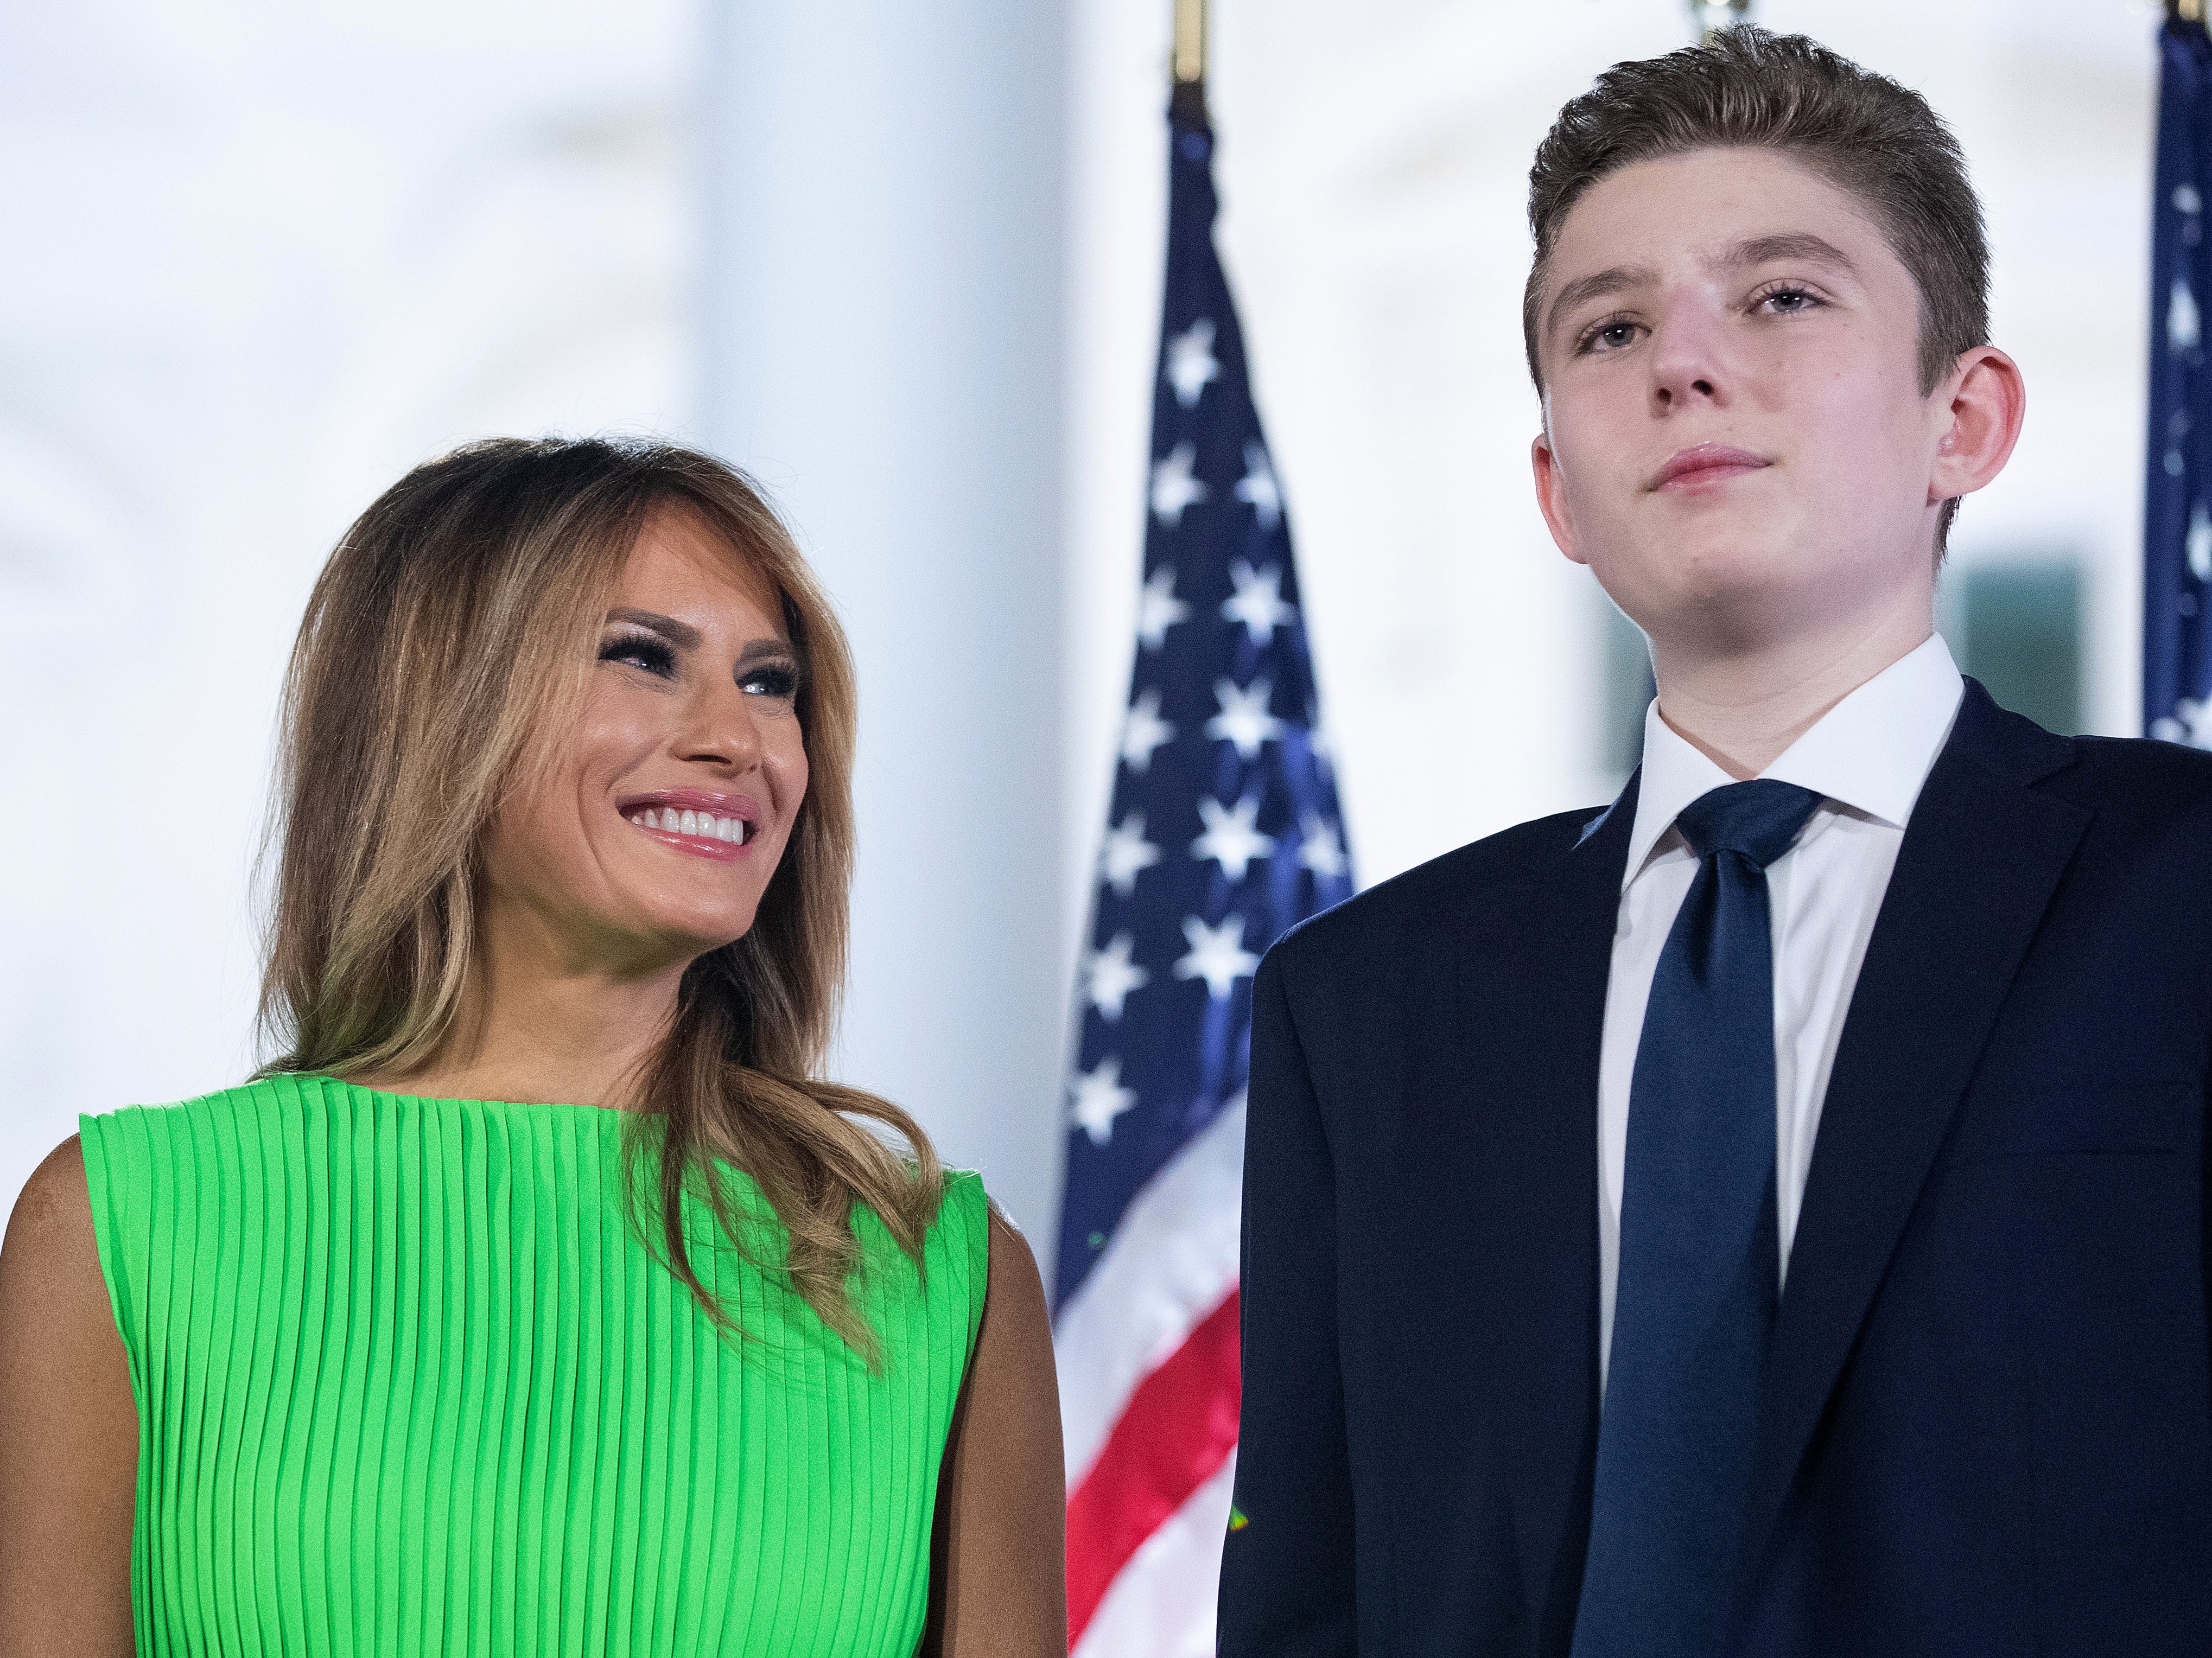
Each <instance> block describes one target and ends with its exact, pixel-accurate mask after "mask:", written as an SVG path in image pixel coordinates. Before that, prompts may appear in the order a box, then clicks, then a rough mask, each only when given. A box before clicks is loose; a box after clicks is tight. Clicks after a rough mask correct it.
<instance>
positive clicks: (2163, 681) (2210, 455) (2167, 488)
mask: <svg viewBox="0 0 2212 1658" xmlns="http://www.w3.org/2000/svg"><path fill="white" fill-rule="evenodd" d="M2159 49H2160V64H2161V70H2162V73H2161V75H2160V88H2159V98H2158V181H2157V184H2156V185H2154V196H2153V198H2152V201H2151V225H2152V230H2151V304H2150V315H2151V342H2150V423H2149V439H2150V455H2149V464H2148V467H2147V469H2146V477H2147V487H2146V489H2145V491H2144V500H2143V730H2144V732H2146V733H2147V734H2148V735H2149V736H2152V737H2161V738H2166V739H2167V740H2168V741H2169V742H2175V743H2189V744H2194V745H2195V746H2197V748H2200V749H2202V748H2212V376H2208V374H2207V373H2206V370H2205V361H2204V352H2205V339H2204V315H2203V305H2204V303H2205V302H2206V301H2208V300H2212V281H2208V278H2212V246H2206V244H2205V240H2204V226H2205V217H2206V192H2207V191H2212V39H2207V38H2206V35H2205V32H2204V25H2203V23H2202V22H2191V21H2185V20H2184V19H2183V18H2181V17H2179V16H2173V17H2170V18H2169V19H2168V20H2167V22H2166V27H2165V30H2164V31H2163V33H2161V34H2160V37H2159Z"/></svg>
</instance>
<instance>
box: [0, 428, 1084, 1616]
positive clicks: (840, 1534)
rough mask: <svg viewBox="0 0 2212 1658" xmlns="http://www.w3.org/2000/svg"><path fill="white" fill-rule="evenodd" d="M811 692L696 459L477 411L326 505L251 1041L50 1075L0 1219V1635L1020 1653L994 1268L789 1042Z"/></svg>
mask: <svg viewBox="0 0 2212 1658" xmlns="http://www.w3.org/2000/svg"><path fill="white" fill-rule="evenodd" d="M853 745H854V687H853V676H852V670H851V666H850V664H849V661H848V657H847V655H846V651H845V646H844V642H843V639H842V635H841V634H840V632H839V629H838V627H837V624H836V621H835V619H834V618H833V617H832V616H831V615H830V612H829V607H828V605H827V604H826V602H825V601H824V599H823V595H822V592H821V591H820V589H819V588H818V587H817V586H816V585H815V583H814V581H813V580H812V578H811V576H810V575H809V574H808V573H807V571H806V569H805V566H804V565H803V564H802V562H800V559H799V555H798V552H797V550H795V548H794V547H793V544H792V542H791V540H790V538H789V537H788V536H787V534H786V532H785V531H784V530H783V529H782V527H781V525H779V524H778V523H777V522H776V520H775V518H774V517H773V516H772V515H771V514H770V513H769V510H768V508H767V507H765V506H764V505H763V503H762V501H761V500H760V498H759V497H758V496H757V495H755V494H754V492H753V491H752V489H750V487H748V485H747V484H746V483H745V482H744V479H742V478H741V477H738V475H737V474H736V473H734V472H732V471H730V470H729V469H727V468H726V467H724V466H722V465H720V464H719V463H717V462H714V461H712V460H709V459H706V458H705V457H702V456H700V455H696V454H692V453H689V452H684V451H682V450H678V449H672V448H667V447H659V446H626V445H617V444H611V443H605V442H597V441H592V442H555V441H545V442H521V441H514V440H500V441H494V442H487V443H482V444H477V445H475V446H471V447H469V448H466V449H464V450H462V451H460V452H457V453H455V454H453V455H449V456H447V457H446V458H445V459H441V460H438V461H435V462H433V463H431V464H429V465H426V466H423V467H421V468H419V469H417V470H416V471H414V472H412V473H410V475H409V476H408V477H405V478H404V479H402V480H401V481H400V483H398V484H397V485H396V486H395V487H394V488H393V489H391V490H390V491H389V492H387V493H386V495H384V497H383V498H382V499H381V500H380V501H377V502H376V503H375V505H374V506H373V507H370V508H369V510H368V512H367V513H365V514H363V515H362V519H360V521H359V522H357V523H356V525H354V526H353V528H352V529H351V530H350V531H348V533H347V535H346V537H345V538H344V539H343V541H342V542H341V543H340V544H339V545H338V548H337V551H336V553H335V554H333V556H331V562H330V564H329V566H328V567H327V568H325V571H324V573H323V575H322V578H321V580H320V581H319V583H318V585H317V586H316V589H315V592H314V595H313V598H312V599H311V600H310V601H309V604H308V609H307V619H306V622H305V623H304V624H303V625H302V628H301V634H300V639H299V642H298V645H297V647H296V648H295V653H294V657H293V663H292V670H291V677H290V681H289V690H288V699H287V707H286V722H285V735H284V742H283V781H282V801H283V817H282V822H281V831H282V856H281V860H280V863H279V865H278V870H277V883H276V905H275V912H274V924H273V926H272V929H271V938H270V957H269V963H268V969H267V975H266V978H265V981H264V1010H263V1011H264V1017H265V1018H266V1019H268V1020H269V1022H270V1024H271V1025H272V1027H273V1028H274V1029H276V1031H277V1032H278V1033H279V1034H280V1035H281V1037H282V1040H283V1044H284V1046H285V1048H286V1052H285V1054H284V1056H283V1058H282V1059H280V1060H277V1061H276V1063H275V1064H273V1065H271V1066H269V1067H268V1068H267V1069H266V1070H264V1072H262V1073H261V1076H260V1077H259V1078H258V1080H256V1081H255V1082H254V1083H252V1084H248V1085H247V1086H246V1087H243V1088H239V1089H234V1090H229V1091H228V1092H226V1093H222V1094H216V1095H212V1096H208V1097H206V1098H204V1099H200V1100H195V1101H190V1102H185V1103H184V1104H181V1105H174V1106H163V1107H151V1108H132V1109H129V1110H125V1111H119V1112H115V1113H112V1114H106V1115H103V1116H97V1117H87V1118H85V1119H84V1120H83V1122H82V1134H81V1135H80V1136H78V1137H77V1138H75V1139H71V1140H70V1142H68V1143H67V1144H65V1145H63V1146H62V1147H61V1148H60V1149H59V1150H58V1151H56V1152H55V1153H54V1154H53V1156H52V1157H50V1158H48V1159H47V1161H46V1163H45V1164H44V1165H43V1166H42V1167H41V1168H40V1170H39V1171H38V1173H37V1174H36V1175H33V1178H32V1180H31V1181H30V1183H29V1185H28V1186H27V1187H26V1188H25V1190H24V1193H23V1196H22V1198H21V1201H20V1202H19V1204H18V1206H17V1208H16V1212H15V1216H14V1217H13V1218H12V1219H11V1222H10V1224H9V1230H8V1236H7V1241H6V1245H5V1248H4V1251H0V1655H4V1658H15V1655H19V1654H20V1655H28V1654H33V1653H36V1654H38V1655H40V1658H52V1655H57V1654H77V1653H82V1654H103V1655H104V1654H111V1653H112V1654H123V1653H129V1652H131V1651H133V1650H134V1644H135V1650H136V1651H137V1652H138V1653H141V1654H146V1655H152V1654H172V1653H174V1654H183V1653H187V1652H190V1653H195V1654H197V1653H221V1654H223V1655H244V1654H258V1653H264V1652H265V1653H271V1654H273V1653H277V1652H283V1653H291V1654H330V1655H356V1654H363V1655H366V1654H393V1655H399V1654H406V1655H414V1654H426V1655H427V1654H432V1653H436V1654H460V1655H492V1654H499V1655H507V1654H515V1655H523V1654H528V1655H532V1658H535V1655H541V1654H544V1655H567V1654H584V1653H592V1654H602V1653H606V1654H634V1655H641V1658H642V1655H647V1654H652V1655H663V1654H690V1653H702V1654H704V1653H713V1654H733V1653H763V1654H766V1653H774V1654H777V1655H795V1654H813V1653H819V1654H824V1655H828V1654H833V1653H834V1654H836V1655H839V1658H848V1655H868V1654H883V1655H892V1654H899V1655H904V1654H908V1653H911V1652H913V1651H915V1649H916V1646H917V1643H920V1644H921V1648H922V1649H925V1650H941V1651H943V1652H945V1653H950V1654H962V1655H968V1654H1000V1653H1003V1654H1009V1655H1015V1654H1019V1655H1032V1654H1043V1653H1048V1652H1050V1653H1060V1652H1064V1651H1065V1649H1066V1642H1065V1630H1064V1625H1065V1612H1064V1606H1063V1600H1062V1588H1061V1584H1062V1576H1061V1559H1060V1539H1061V1470H1060V1430H1059V1421H1058V1415H1057V1410H1056V1405H1055V1394H1054V1383H1053V1372H1052V1348H1051V1339H1050V1334H1049V1330H1048V1324H1047V1321H1046V1315H1045V1310H1044V1303H1043V1297H1042V1289H1041V1287H1040V1285H1039V1284H1038V1280H1037V1274H1036V1266H1035V1264H1034V1262H1033V1261H1032V1260H1031V1258H1030V1253H1029V1250H1028V1248H1026V1247H1025V1246H1024V1243H1023V1242H1022V1240H1021V1238H1020V1237H1019V1236H1018V1234H1016V1233H1015V1232H1014V1231H1012V1230H1011V1229H1010V1228H1009V1227H1008V1226H1007V1225H1006V1224H1005V1222H1004V1221H1003V1220H1001V1219H1000V1218H998V1217H997V1215H996V1214H995V1212H991V1211H990V1210H989V1209H988V1208H987V1202H986V1199H984V1197H983V1194H982V1191H981V1185H980V1183H979V1182H978V1181H976V1180H975V1177H974V1176H973V1175H947V1174H945V1173H944V1172H943V1171H941V1170H940V1169H939V1165H938V1163H937V1161H936V1158H935V1157H934V1156H933V1154H932V1152H931V1151H930V1147H929V1144H928V1141H927V1139H925V1138H924V1136H923V1135H922V1133H921V1130H920V1129H919V1128H918V1127H916V1126H915V1123H914V1122H913V1121H912V1120H911V1119H910V1118H908V1116H907V1115H906V1114H905V1113H904V1112H902V1111H901V1110H899V1109H898V1108H896V1106H893V1105H890V1104H889V1103H888V1102H884V1101H882V1100H879V1099H876V1098H874V1097H872V1096H869V1095H866V1094H864V1093H861V1092H859V1091H858V1090H852V1089H847V1088H840V1087H836V1086H834V1085H832V1084H828V1083H825V1082H823V1081H821V1080H820V1079H819V1076H820V1066H821V1064H822V1060H823V1051H824V1048H825V1047H826V1045H827V1042H828V1040H829V1032H830V1026H831V1022H832V1018H833V1015H834V1011H835V1002H836V993H837V990H838V987H839V984H840V981H841V977H842V971H843V968H844V963H845V938H846V890H847V885H848V877H849V873H850V870H851V864H852V847H853V823H852V798H851V769H852V757H853ZM540 1102H549V1103H540ZM872 1129H880V1130H882V1131H884V1133H882V1134H879V1133H876V1132H872ZM893 1142H902V1145H900V1146H896V1147H895V1145H894V1144H893Z"/></svg>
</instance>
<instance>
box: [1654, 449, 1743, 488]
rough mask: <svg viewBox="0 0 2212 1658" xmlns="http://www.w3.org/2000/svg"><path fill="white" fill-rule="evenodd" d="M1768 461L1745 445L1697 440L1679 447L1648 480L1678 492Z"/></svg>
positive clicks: (1727, 476)
mask: <svg viewBox="0 0 2212 1658" xmlns="http://www.w3.org/2000/svg"><path fill="white" fill-rule="evenodd" d="M1768 464H1769V463H1768V462H1767V461H1766V460H1765V459H1764V458H1762V457H1760V456H1758V455H1754V454H1753V453H1752V452H1750V451H1749V450H1747V449H1731V448H1729V446H1727V445H1726V444H1723V443H1700V444H1696V445H1694V446H1692V447H1690V448H1687V449H1685V450H1682V451H1681V452H1680V453H1678V454H1676V455H1674V457H1673V458H1672V459H1669V460H1668V463H1667V464H1666V465H1664V466H1662V467H1661V468H1660V469H1659V475H1658V476H1657V477H1655V478H1653V479H1652V480H1651V488H1653V489H1668V490H1673V491H1675V492H1678V493H1679V492H1681V491H1684V490H1689V489H1702V488H1705V486H1707V485H1709V484H1715V483H1727V482H1728V480H1729V479H1730V478H1733V477H1742V476H1743V475H1744V474H1745V473H1746V472H1755V471H1759V469H1760V468H1761V467H1763V466H1765V465H1768Z"/></svg>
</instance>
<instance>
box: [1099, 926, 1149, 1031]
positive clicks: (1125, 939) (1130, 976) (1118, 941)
mask: <svg viewBox="0 0 2212 1658" xmlns="http://www.w3.org/2000/svg"><path fill="white" fill-rule="evenodd" d="M1136 947H1137V939H1136V935H1135V934H1133V933H1129V932H1117V933H1115V935H1114V942H1113V943H1112V944H1108V945H1107V946H1106V948H1105V949H1103V950H1092V951H1091V953H1090V955H1089V956H1088V957H1086V958H1085V961H1084V964H1083V970H1084V975H1085V977H1086V978H1088V979H1089V980H1090V981H1091V982H1090V984H1089V985H1088V986H1087V987H1085V990H1084V994H1085V996H1087V997H1089V998H1090V1000H1091V1006H1093V1007H1095V1008H1097V1010H1098V1011H1100V1012H1101V1013H1103V1014H1104V1015H1105V1016H1106V1017H1108V1018H1109V1019H1118V1018H1120V1017H1121V1004H1122V1003H1124V1002H1126V1001H1127V1000H1128V999H1129V993H1130V992H1131V991H1133V990H1141V989H1143V988H1144V987H1146V985H1148V984H1150V983H1151V982H1152V975H1151V974H1149V973H1147V972H1146V971H1145V969H1142V968H1140V967H1139V966H1138V965H1137V964H1136V963H1134V962H1133V961H1131V960H1130V959H1129V953H1130V952H1131V951H1132V950H1135V949H1136Z"/></svg>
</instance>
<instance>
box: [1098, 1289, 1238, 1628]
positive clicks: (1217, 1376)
mask: <svg viewBox="0 0 2212 1658" xmlns="http://www.w3.org/2000/svg"><path fill="white" fill-rule="evenodd" d="M1243 1397H1244V1382H1243V1373H1242V1372H1241V1371H1240V1370H1238V1368H1237V1291H1234V1290H1231V1291H1230V1292H1229V1294H1228V1297H1227V1298H1226V1299H1225V1300H1224V1301H1223V1302H1222V1303H1221V1304H1220V1305H1219V1306H1218V1307H1216V1308H1215V1309H1213V1310H1212V1312H1210V1313H1208V1314H1207V1315H1206V1316H1205V1318H1203V1319H1202V1320H1200V1321H1199V1325H1198V1327H1197V1328H1196V1329H1194V1330H1193V1331H1192V1332H1191V1333H1190V1334H1189V1335H1188V1336H1187V1337H1185V1338H1184V1339H1183V1344H1182V1346H1180V1347H1178V1348H1176V1350H1175V1351H1173V1352H1172V1353H1170V1354H1169V1355H1168V1357H1167V1358H1166V1359H1165V1360H1164V1362H1163V1363H1161V1365H1160V1367H1159V1368H1158V1370H1154V1371H1153V1372H1152V1374H1151V1375H1150V1376H1146V1378H1145V1379H1144V1380H1143V1381H1142V1382H1139V1383H1138V1384H1137V1385H1136V1387H1135V1388H1133V1390H1132V1391H1131V1393H1130V1394H1129V1403H1128V1406H1127V1408H1126V1409H1124V1410H1123V1411H1122V1412H1121V1419H1120V1420H1119V1421H1117V1422H1116V1423H1115V1424H1114V1430H1113V1431H1112V1432H1111V1433H1109V1435H1107V1436H1106V1446H1105V1448H1104V1449H1103V1450H1102V1451H1100V1452H1099V1453H1098V1460H1097V1461H1096V1462H1094V1463H1092V1464H1091V1472H1090V1473H1087V1474H1085V1475H1084V1477H1083V1483H1082V1484H1081V1485H1078V1486H1077V1487H1076V1488H1075V1490H1074V1491H1073V1492H1072V1493H1070V1494H1069V1497H1068V1499H1067V1641H1068V1645H1069V1646H1070V1647H1073V1645H1074V1644H1075V1643H1076V1642H1077V1641H1079V1640H1080V1639H1081V1638H1082V1636H1083V1631H1084V1630H1085V1627H1086V1626H1087V1625H1089V1624H1090V1622H1091V1614H1092V1613H1093V1612H1097V1610H1098V1603H1099V1602H1100V1601H1101V1600H1104V1599H1105V1598H1106V1591H1107V1589H1108V1588H1110V1587H1111V1586H1112V1584H1113V1582H1114V1580H1115V1577H1117V1576H1120V1575H1121V1568H1122V1567H1124V1566H1126V1565H1127V1564H1129V1557H1130V1556H1131V1555H1133V1554H1134V1553H1135V1552H1137V1550H1138V1549H1139V1546H1142V1544H1143V1543H1144V1540H1146V1538H1147V1537H1150V1536H1151V1535H1152V1533H1154V1532H1156V1531H1158V1529H1159V1528H1160V1526H1161V1525H1162V1523H1163V1522H1164V1521H1166V1519H1167V1517H1168V1516H1169V1515H1171V1514H1173V1513H1174V1512H1175V1511H1176V1509H1179V1508H1181V1507H1182V1505H1183V1503H1185V1502H1187V1501H1188V1500H1189V1497H1190V1494H1191V1493H1192V1492H1193V1491H1196V1490H1197V1489H1198V1488H1199V1487H1200V1485H1204V1484H1205V1483H1206V1480H1207V1479H1211V1478H1212V1475H1213V1474H1214V1473H1215V1472H1216V1471H1217V1470H1218V1469H1219V1467H1221V1465H1222V1463H1223V1461H1225V1460H1226V1459H1227V1457H1228V1455H1229V1453H1230V1452H1231V1450H1232V1449H1234V1448H1235V1447H1236V1444H1237V1407H1238V1406H1239V1405H1240V1404H1241V1403H1242V1402H1243Z"/></svg>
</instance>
